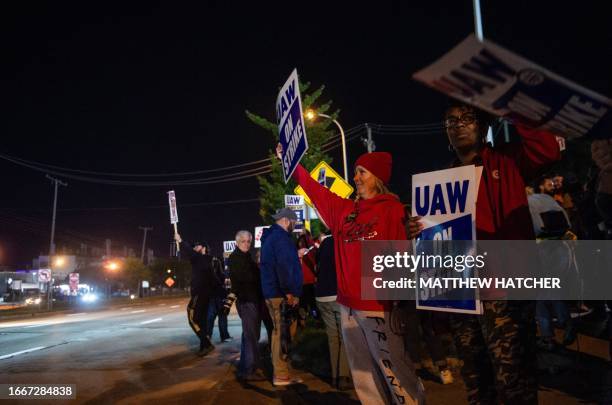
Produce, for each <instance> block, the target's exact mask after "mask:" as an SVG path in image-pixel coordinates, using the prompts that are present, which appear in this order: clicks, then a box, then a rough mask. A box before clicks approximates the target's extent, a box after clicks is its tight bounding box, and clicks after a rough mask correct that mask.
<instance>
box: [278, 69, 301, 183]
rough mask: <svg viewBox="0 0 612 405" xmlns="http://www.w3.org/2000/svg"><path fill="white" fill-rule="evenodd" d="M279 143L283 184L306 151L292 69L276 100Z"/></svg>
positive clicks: (296, 85)
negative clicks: (281, 148)
mask: <svg viewBox="0 0 612 405" xmlns="http://www.w3.org/2000/svg"><path fill="white" fill-rule="evenodd" d="M276 119H277V123H278V136H279V142H280V144H281V145H282V146H283V155H282V159H281V161H282V166H283V176H284V178H285V183H287V182H288V181H289V178H291V174H293V171H294V170H295V168H296V166H297V164H298V163H299V162H300V159H302V156H304V154H305V153H306V151H307V150H308V140H307V139H306V129H305V127H304V116H303V114H302V100H301V98H300V85H299V82H298V74H297V70H296V69H294V70H293V72H291V75H290V76H289V79H287V81H286V82H285V85H284V86H283V87H282V88H281V90H280V92H279V93H278V97H277V98H276Z"/></svg>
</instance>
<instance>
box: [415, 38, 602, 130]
mask: <svg viewBox="0 0 612 405" xmlns="http://www.w3.org/2000/svg"><path fill="white" fill-rule="evenodd" d="M413 77H414V78H415V79H416V80H419V81H421V82H423V83H425V84H426V85H428V86H430V87H432V88H434V89H436V90H438V91H440V92H442V93H444V94H446V95H449V96H451V97H454V98H457V99H459V100H461V101H464V102H466V103H468V104H471V105H473V106H475V107H478V108H480V109H482V110H485V111H488V112H489V113H492V114H495V115H498V116H504V117H508V118H510V119H511V120H513V121H515V122H517V123H522V124H524V125H527V126H530V127H533V128H538V129H542V130H546V131H550V132H553V133H555V134H557V135H560V136H562V137H565V138H579V137H583V136H588V137H595V138H610V137H611V136H612V111H611V110H612V100H610V99H609V98H607V97H604V96H602V95H600V94H597V93H595V92H594V91H591V90H589V89H586V88H584V87H582V86H579V85H578V84H576V83H573V82H571V81H570V80H567V79H565V78H563V77H561V76H559V75H557V74H555V73H553V72H551V71H549V70H546V69H544V68H543V67H541V66H538V65H537V64H535V63H533V62H531V61H529V60H527V59H525V58H522V57H520V56H518V55H516V54H514V53H512V52H510V51H508V50H506V49H504V48H502V47H500V46H498V45H496V44H494V43H492V42H490V41H482V42H481V41H479V40H478V39H476V38H475V37H474V36H470V37H468V38H467V39H465V40H464V41H463V42H461V43H460V44H459V45H457V46H456V47H455V48H453V49H452V50H451V51H450V52H448V53H447V54H446V55H444V56H442V57H441V58H440V59H439V60H438V61H436V62H435V63H433V64H432V65H430V66H428V67H426V68H425V69H423V70H421V71H419V72H417V73H415V74H414V76H413Z"/></svg>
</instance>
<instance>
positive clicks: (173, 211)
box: [168, 190, 181, 253]
mask: <svg viewBox="0 0 612 405" xmlns="http://www.w3.org/2000/svg"><path fill="white" fill-rule="evenodd" d="M168 205H169V206H170V223H171V224H172V225H174V234H175V235H176V234H178V227H177V225H176V224H178V221H179V219H178V209H177V208H176V195H175V194H174V190H170V191H168ZM180 249H181V247H180V244H179V243H178V241H176V252H177V253H178V252H179V251H180Z"/></svg>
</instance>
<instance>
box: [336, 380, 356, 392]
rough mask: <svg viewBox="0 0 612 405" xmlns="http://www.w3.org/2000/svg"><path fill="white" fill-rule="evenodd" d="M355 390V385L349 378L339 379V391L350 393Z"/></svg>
mask: <svg viewBox="0 0 612 405" xmlns="http://www.w3.org/2000/svg"><path fill="white" fill-rule="evenodd" d="M353 388H354V387H353V383H352V382H351V379H350V378H349V377H338V391H349V390H352V389H353Z"/></svg>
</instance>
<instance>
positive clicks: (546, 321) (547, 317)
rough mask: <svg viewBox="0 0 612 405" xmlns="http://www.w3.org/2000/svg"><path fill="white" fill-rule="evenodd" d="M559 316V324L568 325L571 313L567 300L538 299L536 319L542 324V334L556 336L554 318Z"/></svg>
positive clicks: (543, 335)
mask: <svg viewBox="0 0 612 405" xmlns="http://www.w3.org/2000/svg"><path fill="white" fill-rule="evenodd" d="M553 317H554V318H557V324H558V325H559V326H561V327H565V326H567V323H568V321H569V320H570V313H569V310H568V308H567V305H566V304H565V301H559V300H554V301H537V303H536V319H537V320H538V323H539V324H540V335H541V336H542V337H546V338H550V337H553V336H554V328H553V322H552V319H553Z"/></svg>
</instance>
